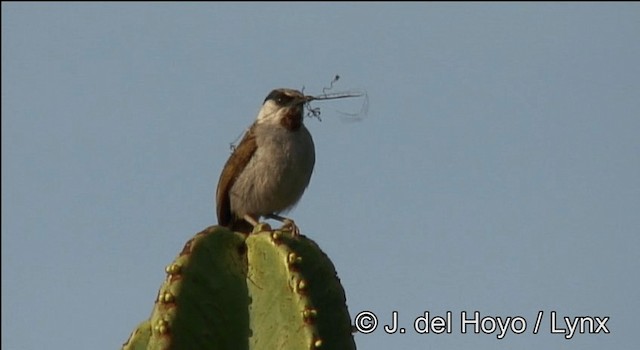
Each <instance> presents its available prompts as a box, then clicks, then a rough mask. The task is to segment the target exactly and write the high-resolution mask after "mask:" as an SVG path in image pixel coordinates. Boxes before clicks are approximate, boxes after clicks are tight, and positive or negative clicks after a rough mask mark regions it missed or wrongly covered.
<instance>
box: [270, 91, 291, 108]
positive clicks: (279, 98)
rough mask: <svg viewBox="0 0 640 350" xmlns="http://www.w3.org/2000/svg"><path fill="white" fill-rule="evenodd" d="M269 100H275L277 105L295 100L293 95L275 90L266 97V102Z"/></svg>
mask: <svg viewBox="0 0 640 350" xmlns="http://www.w3.org/2000/svg"><path fill="white" fill-rule="evenodd" d="M268 100H273V101H274V102H275V103H276V104H277V105H279V106H284V105H287V104H289V103H291V101H293V97H292V96H289V95H287V94H285V93H284V92H282V91H278V90H273V91H271V93H270V94H269V96H267V98H265V99H264V101H265V102H267V101H268Z"/></svg>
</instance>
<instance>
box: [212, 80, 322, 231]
mask: <svg viewBox="0 0 640 350" xmlns="http://www.w3.org/2000/svg"><path fill="white" fill-rule="evenodd" d="M313 99H314V97H311V96H305V95H304V94H303V93H302V92H300V91H298V90H294V89H287V88H278V89H274V90H272V91H271V92H270V93H269V94H268V95H267V97H266V98H265V99H264V102H263V103H262V106H261V108H260V110H259V111H258V116H257V118H256V120H255V122H254V123H253V124H252V125H251V126H250V127H249V128H248V129H247V131H246V132H245V134H244V136H243V137H242V139H241V141H240V143H239V144H238V145H237V146H236V147H235V149H234V150H233V152H232V153H231V155H230V156H229V159H228V160H227V162H226V163H225V165H224V167H223V169H222V172H221V174H220V179H219V181H218V186H217V189H216V214H217V219H218V224H219V225H221V226H226V227H228V228H229V229H231V230H233V231H236V232H243V233H246V234H249V233H250V232H251V231H252V230H253V228H254V227H255V226H256V225H258V224H259V223H260V218H261V217H265V218H269V219H275V220H278V221H281V222H283V226H282V229H287V230H290V231H291V232H292V234H293V235H294V236H297V235H299V232H300V231H299V228H298V227H297V226H296V224H295V222H294V221H293V220H291V219H289V218H286V217H283V216H280V215H279V214H281V213H284V212H287V211H288V210H290V209H291V208H293V207H294V206H295V205H296V203H298V201H299V200H300V198H301V197H302V195H303V193H304V192H305V190H306V188H307V186H308V185H309V182H310V180H311V174H312V173H313V167H314V165H315V146H314V143H313V138H312V137H311V133H310V132H309V130H308V129H307V128H306V127H305V125H304V123H303V118H304V106H305V104H306V103H307V102H309V101H311V100H313Z"/></svg>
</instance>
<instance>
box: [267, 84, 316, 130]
mask: <svg viewBox="0 0 640 350" xmlns="http://www.w3.org/2000/svg"><path fill="white" fill-rule="evenodd" d="M312 99H313V97H311V96H305V95H304V94H303V93H301V92H300V91H298V90H293V89H275V90H273V91H271V92H270V93H269V95H267V98H265V99H264V102H263V103H262V108H260V112H259V113H258V118H257V120H256V122H257V123H258V124H271V125H281V126H282V127H284V128H286V129H288V130H291V131H295V130H298V129H300V127H301V126H302V119H303V117H304V115H303V111H304V105H305V103H307V102H309V101H311V100H312Z"/></svg>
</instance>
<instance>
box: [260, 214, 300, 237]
mask: <svg viewBox="0 0 640 350" xmlns="http://www.w3.org/2000/svg"><path fill="white" fill-rule="evenodd" d="M266 217H267V218H269V219H273V220H277V221H280V222H282V224H283V225H282V227H281V228H280V230H284V231H290V232H291V234H292V235H293V236H299V235H300V229H299V228H298V226H297V225H296V223H295V222H293V220H291V219H289V218H285V217H284V216H280V215H278V214H269V215H266Z"/></svg>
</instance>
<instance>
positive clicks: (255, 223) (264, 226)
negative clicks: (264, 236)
mask: <svg viewBox="0 0 640 350" xmlns="http://www.w3.org/2000/svg"><path fill="white" fill-rule="evenodd" d="M242 218H243V219H244V220H245V221H246V222H248V223H249V224H250V225H251V226H253V230H254V231H255V229H256V227H258V226H262V227H261V228H260V231H265V230H266V231H270V230H271V227H270V226H269V224H267V223H260V221H259V220H256V218H254V217H253V216H251V215H249V214H245V215H244V216H243V217H242Z"/></svg>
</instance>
